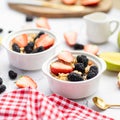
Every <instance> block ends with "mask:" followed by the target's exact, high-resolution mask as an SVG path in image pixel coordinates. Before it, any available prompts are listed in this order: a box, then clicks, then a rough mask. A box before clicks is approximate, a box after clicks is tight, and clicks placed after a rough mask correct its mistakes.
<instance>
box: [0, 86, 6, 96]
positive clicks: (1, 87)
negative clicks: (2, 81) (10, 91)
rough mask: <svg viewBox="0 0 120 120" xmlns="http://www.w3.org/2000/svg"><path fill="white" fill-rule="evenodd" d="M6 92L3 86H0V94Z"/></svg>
mask: <svg viewBox="0 0 120 120" xmlns="http://www.w3.org/2000/svg"><path fill="white" fill-rule="evenodd" d="M5 90H6V86H5V85H0V94H1V93H2V92H4V91H5Z"/></svg>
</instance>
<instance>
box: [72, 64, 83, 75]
mask: <svg viewBox="0 0 120 120" xmlns="http://www.w3.org/2000/svg"><path fill="white" fill-rule="evenodd" d="M74 70H78V71H80V72H82V73H84V72H85V66H84V64H83V63H76V64H75V68H74Z"/></svg>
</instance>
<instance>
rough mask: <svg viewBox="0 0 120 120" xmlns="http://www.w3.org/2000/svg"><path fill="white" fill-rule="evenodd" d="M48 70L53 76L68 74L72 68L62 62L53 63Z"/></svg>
mask: <svg viewBox="0 0 120 120" xmlns="http://www.w3.org/2000/svg"><path fill="white" fill-rule="evenodd" d="M50 70H51V72H52V73H54V74H58V73H70V72H72V71H73V68H72V66H71V65H67V64H64V63H62V62H54V63H52V64H51V65H50Z"/></svg>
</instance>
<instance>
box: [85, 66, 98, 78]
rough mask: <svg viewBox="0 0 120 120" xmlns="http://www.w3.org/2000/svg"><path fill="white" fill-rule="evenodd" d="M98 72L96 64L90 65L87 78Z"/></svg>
mask: <svg viewBox="0 0 120 120" xmlns="http://www.w3.org/2000/svg"><path fill="white" fill-rule="evenodd" d="M97 74H98V68H97V66H91V67H90V70H89V72H88V74H87V79H90V78H93V77H95V76H96V75H97Z"/></svg>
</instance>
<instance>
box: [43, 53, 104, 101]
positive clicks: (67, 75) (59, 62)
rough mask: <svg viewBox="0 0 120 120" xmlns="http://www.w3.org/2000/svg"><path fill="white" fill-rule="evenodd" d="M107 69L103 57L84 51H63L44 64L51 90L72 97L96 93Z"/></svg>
mask: <svg viewBox="0 0 120 120" xmlns="http://www.w3.org/2000/svg"><path fill="white" fill-rule="evenodd" d="M71 55H72V57H73V58H74V60H73V61H72V58H71ZM81 56H82V57H83V59H82V61H80V59H81ZM71 61H72V62H71ZM76 61H77V62H76ZM85 61H86V62H85ZM83 62H84V63H85V64H84V65H82V64H83ZM86 63H87V64H86ZM93 68H94V69H93ZM105 70H106V63H105V62H104V61H103V60H102V59H101V58H98V57H97V56H95V55H93V54H90V53H88V52H84V51H62V52H60V53H58V54H56V55H54V56H52V57H51V58H49V59H48V60H47V61H46V62H45V63H44V64H43V66H42V71H43V73H44V74H45V76H46V78H47V80H48V83H49V87H50V90H51V91H52V92H53V93H56V94H59V95H61V96H64V97H66V98H70V99H79V98H85V97H88V96H90V95H92V94H94V93H95V92H96V91H97V89H98V87H99V81H100V78H101V74H102V73H103V72H104V71H105ZM93 72H94V73H93Z"/></svg>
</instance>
